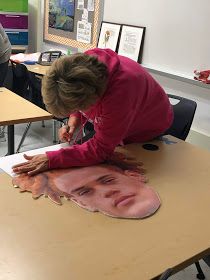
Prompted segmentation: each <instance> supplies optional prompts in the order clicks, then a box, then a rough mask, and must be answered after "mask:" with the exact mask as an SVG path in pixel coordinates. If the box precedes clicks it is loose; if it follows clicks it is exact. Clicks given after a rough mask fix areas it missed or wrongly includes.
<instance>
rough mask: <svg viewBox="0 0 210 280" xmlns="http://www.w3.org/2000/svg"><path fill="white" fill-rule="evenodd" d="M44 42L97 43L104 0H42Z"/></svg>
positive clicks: (75, 45)
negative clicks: (43, 3) (43, 0)
mask: <svg viewBox="0 0 210 280" xmlns="http://www.w3.org/2000/svg"><path fill="white" fill-rule="evenodd" d="M44 9H45V11H44V15H45V17H44V41H48V42H54V43H57V44H61V45H67V46H69V47H73V48H81V49H91V48H95V47H96V46H97V41H98V33H99V29H100V25H101V20H102V16H103V0H45V6H44Z"/></svg>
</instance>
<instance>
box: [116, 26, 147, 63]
mask: <svg viewBox="0 0 210 280" xmlns="http://www.w3.org/2000/svg"><path fill="white" fill-rule="evenodd" d="M145 29H146V28H145V27H140V26H132V25H123V26H122V32H121V37H120V42H119V48H118V54H120V55H123V56H127V57H129V58H131V59H133V60H135V61H137V62H139V63H141V61H142V53H143V43H144V35H145Z"/></svg>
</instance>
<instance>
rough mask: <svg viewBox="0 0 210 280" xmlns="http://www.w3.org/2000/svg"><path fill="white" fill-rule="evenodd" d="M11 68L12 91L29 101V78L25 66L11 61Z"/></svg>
mask: <svg viewBox="0 0 210 280" xmlns="http://www.w3.org/2000/svg"><path fill="white" fill-rule="evenodd" d="M11 66H12V91H13V92H15V93H16V94H18V95H20V96H21V97H24V98H26V99H29V78H28V70H27V68H26V66H25V65H23V64H20V63H16V62H14V61H11Z"/></svg>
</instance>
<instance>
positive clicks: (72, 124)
mask: <svg viewBox="0 0 210 280" xmlns="http://www.w3.org/2000/svg"><path fill="white" fill-rule="evenodd" d="M79 125H80V119H79V118H78V117H76V116H70V117H69V120H68V125H64V126H62V127H61V128H60V129H59V130H58V138H59V140H60V141H62V142H70V141H71V140H72V137H73V135H74V132H75V131H76V129H77V128H78V127H79Z"/></svg>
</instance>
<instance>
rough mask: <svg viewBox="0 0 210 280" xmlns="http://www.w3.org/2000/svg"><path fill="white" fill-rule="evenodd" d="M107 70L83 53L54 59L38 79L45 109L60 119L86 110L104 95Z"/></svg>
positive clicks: (103, 65) (96, 60)
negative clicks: (41, 78)
mask: <svg viewBox="0 0 210 280" xmlns="http://www.w3.org/2000/svg"><path fill="white" fill-rule="evenodd" d="M107 77H108V70H107V67H106V65H105V64H104V63H102V62H100V61H99V60H98V59H97V58H96V57H94V56H89V55H86V54H83V53H79V54H74V55H72V56H64V57H61V58H59V59H57V60H56V61H55V62H54V63H53V64H52V66H51V67H50V69H49V70H48V72H47V74H46V75H45V76H44V78H43V80H42V97H43V101H44V103H45V106H46V109H47V110H48V111H49V112H51V113H52V114H53V115H54V116H57V117H61V116H62V117H64V116H67V115H69V114H70V113H72V112H75V111H78V110H85V109H88V108H89V107H90V106H91V105H93V104H94V103H95V102H96V101H97V100H98V99H99V98H100V97H101V96H102V95H103V93H104V91H105V87H106V82H107Z"/></svg>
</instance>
